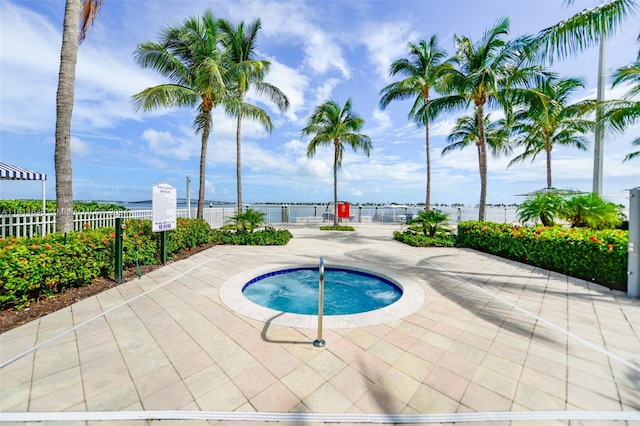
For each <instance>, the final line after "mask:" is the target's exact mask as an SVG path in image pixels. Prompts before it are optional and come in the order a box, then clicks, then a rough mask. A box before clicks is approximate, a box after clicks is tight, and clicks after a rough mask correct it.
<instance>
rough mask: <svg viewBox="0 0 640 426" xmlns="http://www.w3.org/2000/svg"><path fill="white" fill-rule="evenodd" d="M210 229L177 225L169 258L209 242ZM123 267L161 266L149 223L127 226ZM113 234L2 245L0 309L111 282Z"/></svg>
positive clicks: (104, 231)
mask: <svg viewBox="0 0 640 426" xmlns="http://www.w3.org/2000/svg"><path fill="white" fill-rule="evenodd" d="M211 235H212V232H211V228H210V227H209V225H208V224H207V223H206V222H205V221H203V220H197V219H179V220H178V223H177V228H176V229H175V230H173V231H169V232H168V233H167V256H168V257H171V256H174V255H176V254H178V253H180V252H183V251H188V250H190V249H191V248H193V247H197V246H201V245H204V244H208V243H210V242H211ZM123 236H124V238H123V264H124V266H125V267H128V266H133V265H135V262H136V259H137V260H138V263H139V264H140V265H155V264H158V263H160V258H159V254H160V253H159V241H160V234H159V233H154V232H151V221H149V220H137V219H130V220H127V221H125V223H124V234H123ZM114 249H115V230H114V229H113V228H99V229H86V230H83V231H80V232H71V233H68V234H66V235H63V234H49V235H46V236H44V237H32V238H27V237H23V238H4V239H0V309H6V308H12V307H13V308H22V307H25V306H28V305H29V303H31V302H33V301H35V300H38V299H40V298H43V297H50V296H53V295H54V294H56V293H61V292H64V290H65V288H71V287H81V286H84V285H87V284H91V283H92V282H93V280H95V279H96V278H97V277H99V276H103V277H107V276H113V275H114V273H115V269H114Z"/></svg>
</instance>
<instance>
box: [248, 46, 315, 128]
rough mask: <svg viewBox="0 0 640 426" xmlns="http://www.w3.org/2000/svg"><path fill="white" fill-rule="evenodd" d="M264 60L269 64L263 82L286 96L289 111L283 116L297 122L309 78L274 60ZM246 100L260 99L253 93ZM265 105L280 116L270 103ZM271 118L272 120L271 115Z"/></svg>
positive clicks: (268, 58)
mask: <svg viewBox="0 0 640 426" xmlns="http://www.w3.org/2000/svg"><path fill="white" fill-rule="evenodd" d="M265 59H267V60H268V61H270V62H271V68H270V70H269V75H268V76H267V78H265V81H267V82H268V83H271V84H273V85H274V86H276V87H277V88H279V89H280V90H281V91H282V92H283V93H284V94H285V95H286V96H287V98H288V99H289V109H288V110H287V111H286V112H285V113H284V115H285V116H286V117H287V118H289V119H290V120H291V121H294V122H295V121H297V120H298V114H299V113H300V110H301V109H303V108H304V106H305V105H304V103H305V102H304V92H305V90H307V88H308V86H309V78H308V77H307V76H305V75H304V74H301V73H300V72H299V71H297V70H296V69H294V68H291V67H289V66H287V65H285V64H283V63H281V62H278V61H277V60H276V59H275V58H272V57H267V58H265ZM247 98H248V99H261V98H259V97H258V96H257V95H256V94H254V93H253V92H249V94H248V96H247ZM267 105H269V109H270V110H271V111H272V112H273V113H275V114H280V111H278V109H277V108H276V107H275V105H273V104H272V103H271V102H267ZM271 118H272V120H273V115H272V117H271Z"/></svg>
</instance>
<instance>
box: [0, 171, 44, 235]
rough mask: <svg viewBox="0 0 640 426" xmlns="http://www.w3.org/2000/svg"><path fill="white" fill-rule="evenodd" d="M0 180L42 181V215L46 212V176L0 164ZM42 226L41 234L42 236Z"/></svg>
mask: <svg viewBox="0 0 640 426" xmlns="http://www.w3.org/2000/svg"><path fill="white" fill-rule="evenodd" d="M0 180H39V181H42V215H43V220H44V213H46V211H47V205H46V203H45V181H46V180H47V175H46V174H44V173H39V172H34V171H33V170H27V169H23V168H22V167H17V166H12V165H10V164H5V163H0ZM44 232H45V231H44V226H43V227H42V233H43V234H44Z"/></svg>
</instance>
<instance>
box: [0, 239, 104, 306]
mask: <svg viewBox="0 0 640 426" xmlns="http://www.w3.org/2000/svg"><path fill="white" fill-rule="evenodd" d="M112 252H113V239H111V238H110V235H109V233H108V232H107V231H106V230H94V231H86V232H81V233H71V234H67V235H66V236H64V235H61V234H51V235H47V236H45V237H34V238H11V239H0V308H2V309H4V308H8V307H15V308H21V307H24V306H28V305H29V303H31V302H32V301H34V300H38V299H39V298H41V297H49V296H51V295H53V294H55V293H59V292H63V291H64V289H65V288H68V287H80V286H83V285H87V284H90V283H91V282H93V280H94V279H95V278H96V277H98V276H100V275H105V274H106V273H107V271H109V269H110V268H113V266H112V259H113V256H112Z"/></svg>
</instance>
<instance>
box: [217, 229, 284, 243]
mask: <svg viewBox="0 0 640 426" xmlns="http://www.w3.org/2000/svg"><path fill="white" fill-rule="evenodd" d="M292 237H293V235H292V234H291V232H289V230H287V229H274V228H272V227H267V228H265V229H262V230H260V231H256V232H248V231H240V230H239V231H232V230H228V229H214V230H213V231H212V236H211V242H213V243H215V244H233V245H254V246H270V245H285V244H287V243H288V242H289V240H290V239H291V238H292Z"/></svg>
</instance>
